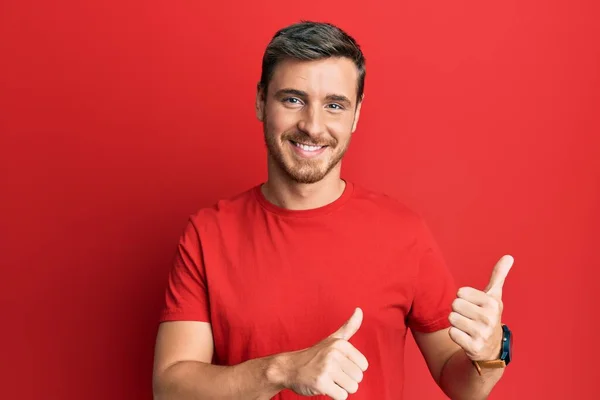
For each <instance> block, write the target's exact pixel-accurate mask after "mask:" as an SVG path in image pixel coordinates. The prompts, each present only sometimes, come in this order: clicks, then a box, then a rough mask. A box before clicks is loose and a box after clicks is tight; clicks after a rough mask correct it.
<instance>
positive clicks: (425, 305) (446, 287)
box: [408, 221, 456, 333]
mask: <svg viewBox="0 0 600 400" xmlns="http://www.w3.org/2000/svg"><path fill="white" fill-rule="evenodd" d="M417 248H418V249H419V250H418V251H419V257H418V266H417V268H418V270H417V277H416V282H415V295H414V298H413V303H412V306H411V310H410V312H409V315H408V326H409V327H410V329H411V330H413V331H418V332H425V333H428V332H434V331H438V330H440V329H444V328H448V327H450V322H449V321H448V316H449V315H450V312H451V311H452V302H453V301H454V299H455V298H456V285H455V282H454V279H453V277H452V275H451V273H450V270H449V269H448V267H447V265H446V262H445V261H444V259H443V257H442V254H441V252H440V249H439V248H438V245H437V243H436V241H435V239H434V238H433V235H432V234H431V231H430V230H429V228H428V227H427V225H426V224H425V223H424V222H423V221H421V222H420V224H419V229H418V232H417Z"/></svg>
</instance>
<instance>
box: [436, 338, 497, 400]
mask: <svg viewBox="0 0 600 400" xmlns="http://www.w3.org/2000/svg"><path fill="white" fill-rule="evenodd" d="M503 373H504V369H503V368H497V369H496V368H494V369H482V371H481V376H479V374H478V373H477V369H476V368H475V366H474V365H473V362H472V361H471V360H470V359H469V357H467V354H466V353H465V352H464V350H463V349H460V350H458V351H456V352H455V353H454V354H453V355H452V357H450V359H449V360H448V362H447V363H446V364H445V365H444V368H443V369H442V375H441V377H440V386H441V388H442V390H443V391H444V392H445V393H446V395H447V396H448V397H450V398H451V399H453V400H484V399H487V397H488V396H489V394H490V392H491V391H492V389H493V387H494V385H496V383H497V382H498V381H499V380H500V378H501V377H502V374H503Z"/></svg>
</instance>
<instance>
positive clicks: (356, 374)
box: [280, 308, 369, 400]
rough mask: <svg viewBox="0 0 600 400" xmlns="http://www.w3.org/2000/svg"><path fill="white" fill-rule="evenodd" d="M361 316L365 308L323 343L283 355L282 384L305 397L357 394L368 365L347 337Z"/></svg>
mask: <svg viewBox="0 0 600 400" xmlns="http://www.w3.org/2000/svg"><path fill="white" fill-rule="evenodd" d="M362 319H363V313H362V310H361V309H360V308H357V309H356V310H355V311H354V314H353V315H352V317H350V319H349V320H348V321H346V323H345V324H344V325H342V327H341V328H340V329H338V330H337V331H336V332H334V333H333V334H331V335H330V336H329V337H327V338H325V339H324V340H322V341H321V342H319V343H317V344H316V345H314V346H312V347H309V348H307V349H304V350H300V351H295V352H291V353H284V354H282V356H283V357H282V359H281V360H280V361H281V364H280V366H281V367H282V372H283V376H282V379H283V386H284V387H285V388H287V389H290V390H292V391H294V392H295V393H297V394H299V395H302V396H315V395H327V396H329V397H331V398H332V399H335V400H345V399H346V398H348V394H349V393H356V391H357V390H358V384H359V383H360V382H361V381H362V378H363V372H364V371H366V370H367V367H368V365H369V364H368V361H367V359H366V358H365V356H364V355H362V354H361V353H360V352H359V351H358V350H357V349H356V348H355V347H354V346H353V345H351V344H350V342H348V340H350V338H351V337H352V336H353V335H354V334H355V333H356V332H357V331H358V329H359V328H360V325H361V323H362Z"/></svg>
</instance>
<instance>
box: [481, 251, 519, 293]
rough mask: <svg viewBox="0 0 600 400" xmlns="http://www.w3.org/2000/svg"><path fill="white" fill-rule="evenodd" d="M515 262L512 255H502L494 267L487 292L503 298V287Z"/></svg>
mask: <svg viewBox="0 0 600 400" xmlns="http://www.w3.org/2000/svg"><path fill="white" fill-rule="evenodd" d="M514 262H515V260H514V258H513V257H512V256H509V255H506V256H504V257H502V258H501V259H500V260H499V261H498V262H497V263H496V266H495V267H494V270H493V271H492V277H491V278H490V282H489V283H488V285H487V287H486V288H485V292H486V293H487V294H490V295H492V296H495V297H498V298H501V297H502V287H503V286H504V280H505V279H506V276H507V275H508V272H509V271H510V269H511V268H512V266H513V263H514Z"/></svg>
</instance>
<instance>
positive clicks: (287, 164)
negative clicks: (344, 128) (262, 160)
mask: <svg viewBox="0 0 600 400" xmlns="http://www.w3.org/2000/svg"><path fill="white" fill-rule="evenodd" d="M265 121H266V119H265ZM263 133H264V138H265V144H266V146H267V152H268V154H269V156H270V157H271V158H272V159H273V161H274V162H275V163H276V164H277V166H278V167H279V169H281V170H282V171H283V172H284V173H285V174H286V175H287V176H288V177H289V178H290V179H292V180H293V181H294V182H297V183H304V184H307V183H316V182H319V181H320V180H322V179H323V178H324V177H325V176H327V174H329V172H330V171H331V170H332V169H333V168H335V166H336V165H338V164H339V163H340V161H341V160H342V158H343V157H344V154H345V153H346V151H347V150H348V146H349V145H350V137H351V135H350V137H349V138H348V140H347V141H346V142H344V143H340V142H339V141H337V140H335V139H334V138H330V139H323V140H318V141H315V140H313V139H312V138H311V137H310V136H308V135H306V134H303V133H301V132H297V131H295V132H289V133H284V134H282V135H281V136H276V135H272V134H269V132H268V127H267V123H266V122H264V123H263ZM289 141H293V142H300V143H305V144H309V145H313V146H327V149H325V151H326V152H330V155H329V157H325V158H321V157H317V158H315V159H302V158H299V157H296V156H294V155H291V154H290V152H289V151H288V150H286V147H287V146H288V145H289V144H288V143H289ZM292 145H293V144H292Z"/></svg>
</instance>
